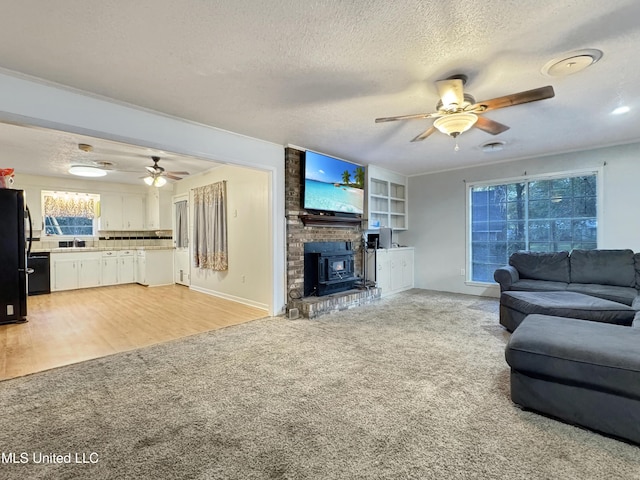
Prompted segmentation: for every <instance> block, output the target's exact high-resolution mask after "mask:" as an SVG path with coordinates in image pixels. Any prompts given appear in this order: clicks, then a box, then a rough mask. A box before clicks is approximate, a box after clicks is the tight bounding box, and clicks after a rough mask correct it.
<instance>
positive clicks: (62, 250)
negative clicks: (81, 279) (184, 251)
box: [31, 246, 175, 253]
mask: <svg viewBox="0 0 640 480" xmlns="http://www.w3.org/2000/svg"><path fill="white" fill-rule="evenodd" d="M122 250H145V251H147V250H175V247H162V246H148V247H61V248H32V249H31V252H32V253H38V252H51V253H78V252H120V251H122Z"/></svg>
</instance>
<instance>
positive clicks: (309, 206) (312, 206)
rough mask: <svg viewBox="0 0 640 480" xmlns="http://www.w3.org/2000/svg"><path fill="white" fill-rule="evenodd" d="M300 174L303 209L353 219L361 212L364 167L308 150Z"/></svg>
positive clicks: (362, 207) (362, 208) (362, 210)
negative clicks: (346, 216)
mask: <svg viewBox="0 0 640 480" xmlns="http://www.w3.org/2000/svg"><path fill="white" fill-rule="evenodd" d="M302 173H303V178H302V208H304V209H305V210H309V211H312V212H332V213H334V214H342V215H354V216H355V215H361V214H362V213H363V212H364V181H365V172H364V167H362V166H360V165H357V164H355V163H351V162H347V161H345V160H339V159H337V158H333V157H329V156H327V155H323V154H321V153H317V152H312V151H310V150H307V151H306V152H304V156H303V166H302Z"/></svg>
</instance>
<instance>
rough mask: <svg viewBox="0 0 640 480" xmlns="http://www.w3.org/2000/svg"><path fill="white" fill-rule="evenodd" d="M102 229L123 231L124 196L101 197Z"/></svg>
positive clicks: (104, 195) (103, 195) (110, 195)
mask: <svg viewBox="0 0 640 480" xmlns="http://www.w3.org/2000/svg"><path fill="white" fill-rule="evenodd" d="M100 229H101V230H122V195H112V194H101V195H100Z"/></svg>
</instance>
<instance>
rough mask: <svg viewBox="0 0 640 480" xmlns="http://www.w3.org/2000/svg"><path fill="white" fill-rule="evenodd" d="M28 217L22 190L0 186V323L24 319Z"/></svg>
mask: <svg viewBox="0 0 640 480" xmlns="http://www.w3.org/2000/svg"><path fill="white" fill-rule="evenodd" d="M28 221H29V220H28V214H27V207H26V204H25V198H24V191H23V190H14V189H11V188H0V324H4V323H16V322H24V321H26V319H27V238H26V236H25V233H26V232H25V230H26V229H27V228H29V229H30V223H28ZM25 225H29V226H28V227H26V228H25ZM29 235H31V233H30V232H29ZM29 242H30V239H29Z"/></svg>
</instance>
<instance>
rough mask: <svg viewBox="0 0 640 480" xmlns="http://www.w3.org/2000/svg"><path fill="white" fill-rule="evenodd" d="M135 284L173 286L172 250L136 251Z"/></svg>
mask: <svg viewBox="0 0 640 480" xmlns="http://www.w3.org/2000/svg"><path fill="white" fill-rule="evenodd" d="M136 282H137V283H140V284H141V285H147V286H157V285H170V284H173V283H174V282H173V250H168V249H167V250H138V251H137V255H136Z"/></svg>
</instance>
